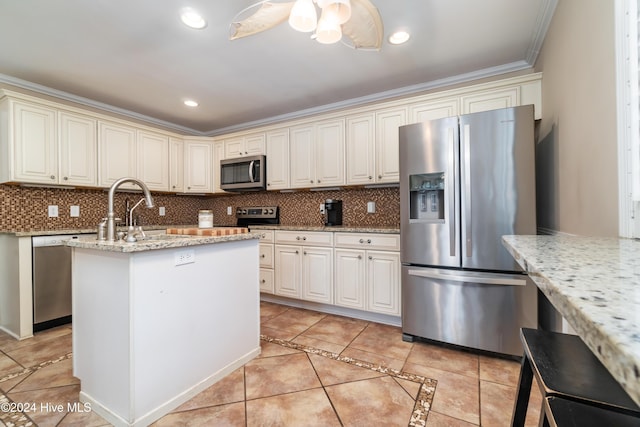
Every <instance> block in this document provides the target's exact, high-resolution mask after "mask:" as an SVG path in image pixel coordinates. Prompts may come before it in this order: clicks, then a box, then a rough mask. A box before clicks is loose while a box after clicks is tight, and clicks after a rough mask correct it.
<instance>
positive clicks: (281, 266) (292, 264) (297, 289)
mask: <svg viewBox="0 0 640 427" xmlns="http://www.w3.org/2000/svg"><path fill="white" fill-rule="evenodd" d="M274 263H275V267H274V270H275V294H276V295H282V296H285V297H291V298H300V296H301V295H302V292H301V282H302V248H301V247H296V246H280V245H276V246H275V256H274Z"/></svg>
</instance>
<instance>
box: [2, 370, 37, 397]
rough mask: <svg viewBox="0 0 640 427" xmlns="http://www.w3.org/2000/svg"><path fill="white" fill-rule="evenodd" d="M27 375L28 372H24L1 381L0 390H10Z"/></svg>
mask: <svg viewBox="0 0 640 427" xmlns="http://www.w3.org/2000/svg"><path fill="white" fill-rule="evenodd" d="M29 375H30V373H26V374H22V375H18V376H16V377H14V378H11V379H8V380H5V381H2V382H1V383H0V390H2V391H4V392H9V391H11V390H12V389H13V388H14V387H15V386H16V385H18V384H20V383H21V382H22V381H24V380H25V379H27V378H28V377H29Z"/></svg>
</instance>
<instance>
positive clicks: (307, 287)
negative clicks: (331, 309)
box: [302, 246, 333, 304]
mask: <svg viewBox="0 0 640 427" xmlns="http://www.w3.org/2000/svg"><path fill="white" fill-rule="evenodd" d="M302 275H303V277H302V299H305V300H308V301H315V302H321V303H325V304H333V249H331V248H314V247H306V246H305V247H303V248H302Z"/></svg>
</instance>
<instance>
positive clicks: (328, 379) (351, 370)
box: [309, 354, 385, 387]
mask: <svg viewBox="0 0 640 427" xmlns="http://www.w3.org/2000/svg"><path fill="white" fill-rule="evenodd" d="M309 360H311V363H312V364H313V367H314V369H315V371H316V373H317V375H318V377H319V378H320V382H321V383H322V385H324V386H325V387H326V386H328V385H334V384H342V383H346V382H351V381H358V380H363V379H368V378H377V377H381V376H384V375H385V374H382V373H380V372H377V371H374V370H371V369H367V368H361V367H359V366H355V365H351V364H349V363H346V362H341V361H339V360H332V359H329V358H328V357H324V356H318V355H316V354H309Z"/></svg>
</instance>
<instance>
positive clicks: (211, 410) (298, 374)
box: [0, 302, 541, 427]
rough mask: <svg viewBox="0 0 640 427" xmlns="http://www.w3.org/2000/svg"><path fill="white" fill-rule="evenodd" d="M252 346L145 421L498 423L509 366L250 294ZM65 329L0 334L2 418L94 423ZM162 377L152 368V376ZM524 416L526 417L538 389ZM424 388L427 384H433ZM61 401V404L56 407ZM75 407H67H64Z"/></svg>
mask: <svg viewBox="0 0 640 427" xmlns="http://www.w3.org/2000/svg"><path fill="white" fill-rule="evenodd" d="M261 322H262V323H261V332H262V334H263V336H264V338H263V340H262V341H261V345H262V354H261V355H260V356H259V357H258V358H256V359H254V360H252V361H251V362H249V363H247V364H246V365H245V366H243V367H242V368H240V369H238V370H236V371H234V372H233V373H231V374H230V375H228V376H227V377H225V378H224V379H223V380H221V381H219V382H218V383H216V384H214V385H213V386H211V387H210V388H208V389H207V390H205V391H203V392H202V393H200V394H199V395H197V396H195V397H194V398H193V399H191V400H190V401H188V402H186V403H184V404H183V405H182V406H180V407H179V408H177V409H176V410H174V411H173V412H172V413H170V414H168V415H166V416H165V417H163V418H161V419H160V420H158V421H157V422H156V423H155V424H154V425H156V426H180V425H183V426H296V427H298V426H323V427H324V426H333V425H335V426H341V425H342V426H385V427H386V426H396V425H397V426H407V425H425V418H426V426H427V427H440V426H453V427H456V426H479V425H481V426H507V425H509V423H510V419H511V409H512V404H513V403H512V402H513V400H514V396H515V387H516V385H517V382H518V372H519V364H518V363H517V362H514V361H508V360H503V359H497V358H492V357H487V356H484V355H476V354H472V353H468V352H463V351H457V350H452V349H450V348H444V347H441V346H435V345H430V344H425V343H406V342H403V341H402V334H401V332H400V329H399V328H396V327H392V326H387V325H381V324H377V323H372V322H366V321H362V320H356V319H350V318H344V317H339V316H334V315H330V314H324V313H318V312H314V311H309V310H302V309H298V308H291V307H287V306H283V305H278V304H273V303H265V302H263V303H261ZM71 357H72V355H71V326H70V325H69V326H62V327H58V328H55V329H52V330H48V331H44V332H41V333H38V334H36V335H35V336H34V337H33V338H30V339H27V340H23V341H16V340H15V339H13V338H11V337H9V336H7V335H3V334H2V333H0V405H2V403H6V402H14V403H16V404H17V403H18V402H20V403H27V404H28V406H27V407H25V408H22V409H24V411H23V412H22V413H20V412H13V413H11V412H6V411H5V412H1V411H0V423H4V424H5V425H7V426H30V425H38V426H103V425H108V423H107V422H106V421H105V420H104V419H102V418H101V417H100V416H98V415H97V414H95V413H94V412H91V411H87V412H83V411H82V406H81V405H80V404H76V406H75V407H74V403H75V402H77V401H78V392H79V389H80V386H79V381H78V379H76V378H74V377H73V375H72V368H71ZM159 375H161V373H159ZM535 389H536V388H535V387H534V392H533V393H532V396H531V406H530V408H531V409H530V411H529V412H530V413H529V415H528V419H527V425H530V426H535V425H537V418H538V412H539V408H540V405H541V398H540V395H539V393H538V392H537V391H536V390H535ZM434 390H435V391H434ZM58 405H61V406H58ZM74 408H75V409H74Z"/></svg>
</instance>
